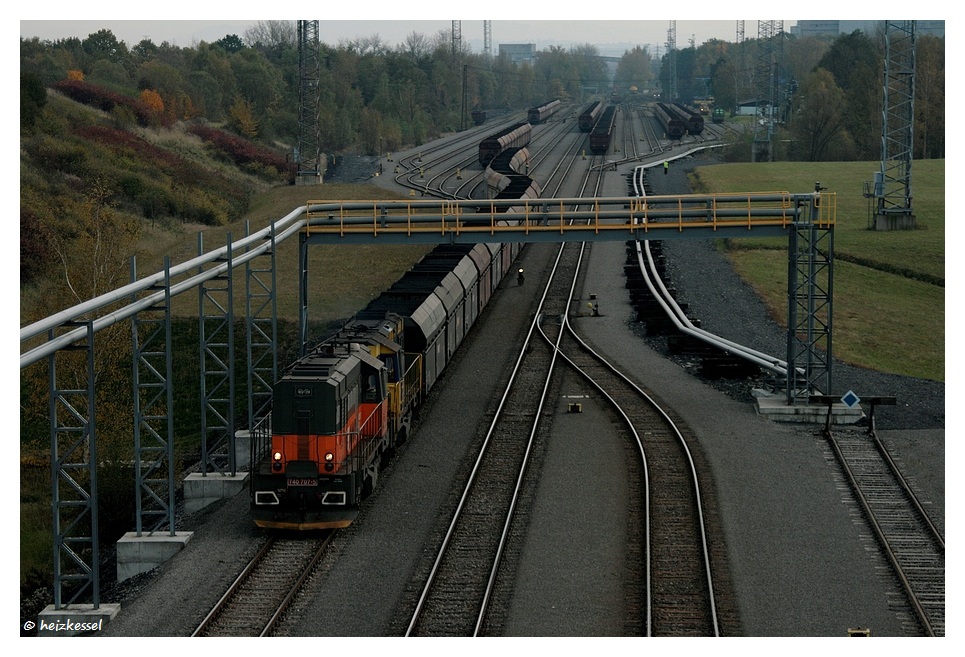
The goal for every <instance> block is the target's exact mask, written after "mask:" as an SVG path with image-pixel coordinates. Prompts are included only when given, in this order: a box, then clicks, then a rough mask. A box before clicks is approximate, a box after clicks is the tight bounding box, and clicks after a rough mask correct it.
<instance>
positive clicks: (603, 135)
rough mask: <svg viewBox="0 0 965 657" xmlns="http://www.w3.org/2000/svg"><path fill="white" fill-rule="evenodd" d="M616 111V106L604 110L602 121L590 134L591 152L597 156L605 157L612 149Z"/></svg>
mask: <svg viewBox="0 0 965 657" xmlns="http://www.w3.org/2000/svg"><path fill="white" fill-rule="evenodd" d="M616 111H617V106H616V105H608V106H607V108H606V109H605V110H603V114H602V115H601V116H600V120H599V121H597V122H596V126H594V128H593V132H591V133H590V150H591V151H592V152H593V153H594V154H595V155H603V154H605V153H606V152H607V151H608V150H609V149H610V138H611V137H612V135H613V125H614V123H615V121H614V118H615V116H616Z"/></svg>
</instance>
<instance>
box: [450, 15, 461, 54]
mask: <svg viewBox="0 0 965 657" xmlns="http://www.w3.org/2000/svg"><path fill="white" fill-rule="evenodd" d="M461 51H462V21H452V56H453V57H454V58H455V57H456V55H457V53H459V52H461Z"/></svg>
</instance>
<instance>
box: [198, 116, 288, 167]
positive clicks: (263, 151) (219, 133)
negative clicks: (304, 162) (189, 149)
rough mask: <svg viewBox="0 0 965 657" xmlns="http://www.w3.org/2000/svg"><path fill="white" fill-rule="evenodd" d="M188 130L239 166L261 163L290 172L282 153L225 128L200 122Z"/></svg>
mask: <svg viewBox="0 0 965 657" xmlns="http://www.w3.org/2000/svg"><path fill="white" fill-rule="evenodd" d="M188 132H191V133H194V134H195V135H197V136H198V137H200V138H201V139H203V140H204V141H206V142H208V143H209V144H211V145H212V146H214V147H215V148H217V149H218V150H219V151H221V152H222V153H224V154H225V155H227V156H228V157H229V158H231V160H232V161H233V162H234V163H235V164H237V165H238V166H244V165H246V164H259V165H262V166H267V167H271V168H273V169H275V170H276V171H278V172H279V173H287V172H288V168H289V165H288V162H287V161H286V160H285V158H284V157H283V156H282V155H279V154H278V153H276V152H274V151H272V150H269V149H267V148H264V147H261V146H258V145H257V144H255V143H253V142H250V141H248V140H247V139H243V138H241V137H239V136H237V135H233V134H231V133H230V132H225V131H224V130H218V129H217V128H212V127H211V126H207V125H202V124H200V123H195V124H192V125H191V126H190V127H188Z"/></svg>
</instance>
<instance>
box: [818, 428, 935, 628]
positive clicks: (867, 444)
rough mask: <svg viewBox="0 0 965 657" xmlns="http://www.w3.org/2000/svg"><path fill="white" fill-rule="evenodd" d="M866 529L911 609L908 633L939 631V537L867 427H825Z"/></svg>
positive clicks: (879, 442) (827, 438) (883, 448)
mask: <svg viewBox="0 0 965 657" xmlns="http://www.w3.org/2000/svg"><path fill="white" fill-rule="evenodd" d="M824 435H825V438H826V440H827V442H828V445H829V447H830V449H831V450H832V452H833V453H834V456H835V458H836V459H837V462H838V463H839V465H840V466H841V468H842V470H843V472H844V474H845V477H846V478H847V481H848V484H849V486H850V490H851V492H852V493H853V494H854V496H855V499H856V502H857V504H858V505H859V506H860V508H861V510H862V513H863V515H864V518H865V519H866V520H867V522H868V524H869V525H870V527H871V531H872V534H873V535H874V537H875V539H876V540H877V542H878V545H879V547H880V549H881V551H882V553H883V554H884V556H885V559H886V560H887V562H888V563H889V565H890V566H891V568H892V571H893V572H894V575H895V577H896V578H897V580H898V582H899V587H900V588H901V590H902V591H903V593H904V596H905V598H906V600H907V603H908V607H909V608H910V610H911V613H910V618H911V619H913V620H912V621H910V622H908V623H906V626H908V627H907V629H908V631H909V633H911V634H919V633H920V634H924V635H926V636H945V539H944V537H943V536H942V534H941V532H940V531H939V530H938V528H937V527H936V526H935V525H934V523H933V522H932V520H931V519H930V518H929V517H928V514H927V513H926V512H925V510H924V508H923V507H922V505H921V503H920V502H919V501H918V499H917V498H916V496H915V495H914V493H913V492H912V490H911V488H910V487H909V485H908V484H907V482H905V480H904V478H903V477H902V475H901V473H900V471H899V469H898V467H897V466H896V464H895V463H894V461H893V460H892V459H891V456H890V455H889V454H888V451H887V449H886V448H885V446H884V444H883V443H882V442H881V441H880V439H879V438H878V436H877V433H876V432H875V431H874V425H873V424H872V427H871V430H870V431H868V432H857V431H838V432H834V433H832V432H831V431H830V430H828V429H825V432H824Z"/></svg>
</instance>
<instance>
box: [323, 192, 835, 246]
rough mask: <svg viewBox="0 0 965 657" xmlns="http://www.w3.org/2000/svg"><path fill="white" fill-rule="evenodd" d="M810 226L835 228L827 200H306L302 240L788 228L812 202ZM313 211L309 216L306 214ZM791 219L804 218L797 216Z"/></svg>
mask: <svg viewBox="0 0 965 657" xmlns="http://www.w3.org/2000/svg"><path fill="white" fill-rule="evenodd" d="M815 199H816V200H817V202H816V203H815V204H814V206H815V208H816V210H817V212H816V213H815V214H816V215H817V219H816V220H815V222H816V223H818V224H819V225H820V226H822V227H829V226H831V225H833V224H834V223H835V217H836V211H837V197H836V195H835V194H834V193H826V192H825V193H822V194H820V195H814V194H800V195H797V196H795V195H792V194H790V193H788V192H771V193H758V194H694V195H684V196H651V197H646V198H637V197H626V198H609V197H607V198H596V199H578V198H568V199H521V200H519V201H515V202H511V203H512V208H513V212H512V213H506V212H499V211H498V210H499V209H501V208H506V207H508V204H507V203H500V202H496V201H452V200H420V201H352V202H348V201H346V202H338V201H309V202H308V205H307V206H306V216H307V218H308V220H309V225H308V226H307V227H306V229H305V230H306V231H307V232H309V233H325V234H333V233H334V234H338V235H339V236H344V235H346V234H350V233H351V234H359V233H364V234H371V235H374V236H377V235H379V234H381V233H391V234H396V235H398V234H405V235H413V234H416V233H429V232H434V233H438V234H441V235H446V234H456V235H458V234H460V233H472V234H482V233H488V234H490V235H495V234H496V233H497V232H509V231H512V232H520V231H522V232H523V233H524V234H527V235H528V234H530V233H532V232H546V231H553V232H558V233H560V234H562V233H565V232H567V231H579V232H585V231H586V230H588V229H591V230H592V231H593V232H596V233H599V232H601V231H614V230H620V231H627V232H636V231H639V230H642V231H643V232H645V233H649V232H651V231H666V230H668V229H669V230H675V231H677V232H683V231H684V230H687V229H692V228H701V229H711V230H713V231H716V230H718V229H720V228H725V227H726V228H734V227H743V228H746V229H748V230H752V229H753V228H754V227H757V226H771V227H773V226H778V227H781V228H788V227H789V226H790V225H791V224H792V223H794V222H795V221H806V220H808V219H809V218H810V208H809V207H807V206H804V207H803V209H802V203H801V202H802V201H807V202H813V201H815ZM313 207H314V208H321V209H314V210H313V209H312V208H313ZM799 213H807V214H808V216H802V215H801V214H799Z"/></svg>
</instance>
